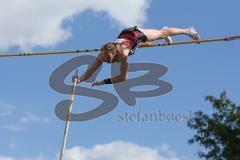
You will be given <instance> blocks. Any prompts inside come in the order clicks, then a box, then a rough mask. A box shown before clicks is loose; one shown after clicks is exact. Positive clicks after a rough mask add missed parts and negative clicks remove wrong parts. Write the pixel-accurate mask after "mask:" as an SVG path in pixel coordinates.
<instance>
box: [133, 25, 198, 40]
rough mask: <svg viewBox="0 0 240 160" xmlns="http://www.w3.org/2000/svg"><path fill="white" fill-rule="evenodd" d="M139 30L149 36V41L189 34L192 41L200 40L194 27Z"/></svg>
mask: <svg viewBox="0 0 240 160" xmlns="http://www.w3.org/2000/svg"><path fill="white" fill-rule="evenodd" d="M138 29H139V30H140V31H141V32H143V33H144V34H145V35H146V36H147V38H148V41H154V40H158V39H163V38H166V37H168V36H174V35H179V34H187V35H188V36H190V37H191V38H192V39H195V40H198V39H200V37H199V34H198V33H197V31H196V30H195V29H194V28H193V27H189V28H186V29H183V28H173V27H170V28H163V29H160V30H156V29H143V28H138Z"/></svg>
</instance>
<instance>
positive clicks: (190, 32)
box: [186, 26, 201, 40]
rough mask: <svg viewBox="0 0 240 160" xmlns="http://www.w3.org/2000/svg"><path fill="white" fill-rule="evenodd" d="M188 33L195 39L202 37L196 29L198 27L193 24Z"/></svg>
mask: <svg viewBox="0 0 240 160" xmlns="http://www.w3.org/2000/svg"><path fill="white" fill-rule="evenodd" d="M186 34H187V35H188V36H189V37H190V38H192V39H193V40H200V39H201V38H200V35H199V33H198V32H197V31H196V29H195V28H194V27H193V26H191V27H188V28H187V30H186Z"/></svg>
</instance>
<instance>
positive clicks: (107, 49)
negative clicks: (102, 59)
mask: <svg viewBox="0 0 240 160" xmlns="http://www.w3.org/2000/svg"><path fill="white" fill-rule="evenodd" d="M101 51H103V52H104V53H107V54H112V55H114V54H116V52H117V51H116V43H112V42H109V43H106V44H104V45H103V46H102V48H101Z"/></svg>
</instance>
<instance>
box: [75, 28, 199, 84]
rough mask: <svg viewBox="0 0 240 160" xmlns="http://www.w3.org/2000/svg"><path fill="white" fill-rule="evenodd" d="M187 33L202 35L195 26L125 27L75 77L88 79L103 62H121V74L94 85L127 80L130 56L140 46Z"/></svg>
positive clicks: (195, 38)
mask: <svg viewBox="0 0 240 160" xmlns="http://www.w3.org/2000/svg"><path fill="white" fill-rule="evenodd" d="M180 34H185V35H187V36H189V37H190V38H192V39H193V40H195V41H198V40H200V36H199V34H198V32H197V31H196V29H195V28H194V27H188V28H185V29H183V28H170V27H164V28H162V29H160V30H155V29H143V28H138V27H136V26H135V27H133V28H127V29H124V30H123V31H122V32H121V33H120V34H119V35H118V37H117V40H116V42H111V43H106V44H105V45H103V47H102V48H101V52H100V53H99V54H98V56H97V58H96V60H95V62H94V63H93V64H92V65H91V66H90V67H89V68H88V69H87V71H86V72H85V73H84V74H83V75H82V76H80V77H73V81H75V80H76V81H77V83H80V82H83V81H86V80H87V79H88V78H90V77H91V76H92V74H93V73H94V72H95V71H96V70H97V69H98V67H99V66H100V65H102V64H103V62H107V63H115V62H118V63H120V75H118V76H116V77H112V78H107V79H104V80H99V81H95V82H93V83H92V86H99V85H104V84H112V83H119V82H122V81H125V80H126V78H127V73H128V56H130V55H132V54H134V52H135V49H136V48H137V47H139V46H148V45H151V44H152V42H153V41H155V40H158V39H165V41H166V43H168V44H170V43H172V38H171V36H174V35H180Z"/></svg>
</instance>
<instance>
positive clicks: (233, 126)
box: [188, 92, 240, 160]
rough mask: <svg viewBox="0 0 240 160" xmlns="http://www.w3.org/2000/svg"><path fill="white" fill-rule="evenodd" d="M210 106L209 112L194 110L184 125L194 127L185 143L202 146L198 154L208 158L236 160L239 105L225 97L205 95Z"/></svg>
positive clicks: (239, 138)
mask: <svg viewBox="0 0 240 160" xmlns="http://www.w3.org/2000/svg"><path fill="white" fill-rule="evenodd" d="M205 100H206V101H209V102H210V103H211V105H212V107H213V109H214V111H213V113H212V114H211V115H208V114H206V113H204V112H202V111H198V112H195V113H194V116H193V118H192V119H190V120H189V121H188V127H190V128H191V129H194V130H196V134H195V135H194V136H193V137H192V138H191V139H189V141H188V142H189V144H193V143H195V142H197V143H199V144H200V145H201V146H203V147H204V148H205V150H204V151H200V152H199V156H200V157H201V158H204V159H210V160H240V106H237V105H236V104H235V103H233V102H232V101H231V100H230V99H228V98H227V96H226V92H223V93H221V95H220V97H219V98H216V97H214V96H206V98H205Z"/></svg>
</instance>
